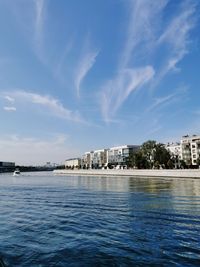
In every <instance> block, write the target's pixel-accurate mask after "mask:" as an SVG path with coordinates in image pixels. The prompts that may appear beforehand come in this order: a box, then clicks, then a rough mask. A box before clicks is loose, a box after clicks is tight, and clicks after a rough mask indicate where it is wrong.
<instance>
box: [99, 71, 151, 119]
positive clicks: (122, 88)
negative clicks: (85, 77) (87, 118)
mask: <svg viewBox="0 0 200 267" xmlns="http://www.w3.org/2000/svg"><path fill="white" fill-rule="evenodd" d="M154 73H155V72H154V69H153V68H152V67H151V66H146V67H144V68H138V69H136V68H135V69H124V70H123V71H121V73H120V74H119V75H118V76H117V77H116V78H115V79H113V80H111V81H108V82H107V84H105V85H104V87H103V93H102V99H101V101H102V102H101V104H102V111H103V116H104V119H105V121H106V122H109V121H110V116H111V117H112V115H114V114H115V112H116V111H117V110H118V108H119V107H120V106H121V105H122V103H123V102H124V101H125V100H126V98H127V97H128V96H129V95H130V94H131V93H132V92H133V91H134V90H136V89H138V88H139V87H141V86H143V85H144V84H145V83H147V82H149V81H150V80H151V79H152V78H153V76H154Z"/></svg>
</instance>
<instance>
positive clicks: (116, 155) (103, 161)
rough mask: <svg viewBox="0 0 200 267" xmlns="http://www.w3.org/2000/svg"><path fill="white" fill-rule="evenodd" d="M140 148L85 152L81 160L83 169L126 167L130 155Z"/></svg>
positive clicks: (115, 148)
mask: <svg viewBox="0 0 200 267" xmlns="http://www.w3.org/2000/svg"><path fill="white" fill-rule="evenodd" d="M138 148H139V146H138V145H124V146H117V147H112V148H108V149H107V148H106V149H99V150H94V151H90V152H85V153H84V155H83V157H82V160H81V168H83V169H98V168H104V167H105V168H106V167H107V166H108V165H109V164H110V165H112V166H117V165H125V164H126V161H127V159H128V157H129V156H130V154H131V153H133V152H134V151H136V150H137V149H138Z"/></svg>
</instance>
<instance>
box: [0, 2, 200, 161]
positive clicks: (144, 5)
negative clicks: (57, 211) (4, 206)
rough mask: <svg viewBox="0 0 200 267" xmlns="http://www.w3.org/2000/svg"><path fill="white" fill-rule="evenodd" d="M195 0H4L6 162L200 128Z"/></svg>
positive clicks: (168, 137) (0, 21)
mask: <svg viewBox="0 0 200 267" xmlns="http://www.w3.org/2000/svg"><path fill="white" fill-rule="evenodd" d="M199 14H200V4H199V1H198V0H176V1H174V0H171V1H170V0H156V1H152V0H132V1H131V0H130V1H129V0H85V1H81V0H73V1H72V0H69V1H65V0H59V1H52V0H28V1H27V0H16V1H13V0H0V34H1V40H0V122H1V124H0V160H8V161H15V162H16V163H17V164H26V165H29V164H43V163H45V162H46V161H51V162H57V163H61V162H63V161H64V159H66V158H68V157H76V156H79V155H81V154H82V153H84V152H85V151H88V150H93V149H100V148H105V147H112V146H115V145H123V144H141V143H142V142H144V141H146V140H148V139H155V140H157V141H160V142H167V141H176V140H177V141H178V140H179V139H180V138H181V136H182V135H184V134H193V133H194V134H198V133H200V119H199V118H200V104H199V99H200V90H199V89H200V88H199V84H200V75H199V74H200V71H199V70H200V20H199Z"/></svg>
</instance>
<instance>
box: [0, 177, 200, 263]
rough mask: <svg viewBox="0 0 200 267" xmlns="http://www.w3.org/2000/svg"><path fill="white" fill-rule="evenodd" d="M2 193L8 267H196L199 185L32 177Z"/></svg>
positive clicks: (4, 182) (5, 184)
mask: <svg viewBox="0 0 200 267" xmlns="http://www.w3.org/2000/svg"><path fill="white" fill-rule="evenodd" d="M116 182H117V186H116ZM0 186H1V187H0V190H1V192H0V193H1V194H0V204H1V209H0V218H1V220H0V256H1V257H2V258H3V259H4V261H5V263H6V264H7V266H10V267H12V266H13V267H17V266H19V267H24V266H30V267H32V266H33V267H34V266H37V267H40V266H41V267H46V266H48V267H49V266H59V267H60V266H81V267H82V266H83V267H84V266H199V262H200V256H199V255H200V246H199V231H200V181H199V182H198V181H195V183H194V181H193V180H189V181H181V180H180V181H179V182H178V183H177V182H176V180H170V181H169V180H164V179H156V180H150V179H142V180H140V179H135V178H117V179H113V178H105V177H96V178H95V177H53V176H51V175H50V174H48V175H47V174H45V175H44V174H37V175H36V176H34V174H29V176H26V175H24V176H23V177H22V178H19V179H15V180H13V178H12V177H11V176H9V175H5V176H4V175H1V176H0Z"/></svg>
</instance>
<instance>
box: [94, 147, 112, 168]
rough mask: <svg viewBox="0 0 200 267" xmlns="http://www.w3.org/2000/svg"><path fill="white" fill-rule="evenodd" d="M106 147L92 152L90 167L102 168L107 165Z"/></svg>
mask: <svg viewBox="0 0 200 267" xmlns="http://www.w3.org/2000/svg"><path fill="white" fill-rule="evenodd" d="M107 155H108V149H100V150H95V151H94V152H93V154H92V168H94V169H98V168H103V167H105V166H106V165H107V162H108V161H107Z"/></svg>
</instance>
